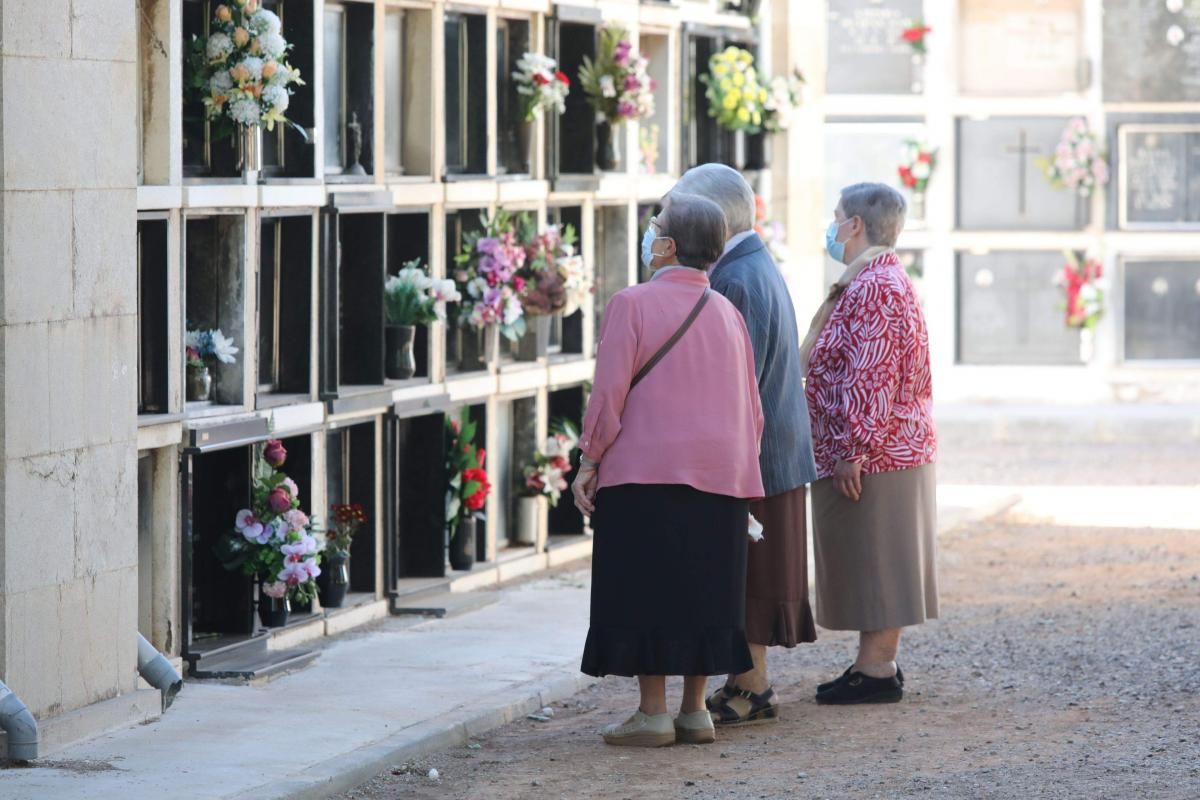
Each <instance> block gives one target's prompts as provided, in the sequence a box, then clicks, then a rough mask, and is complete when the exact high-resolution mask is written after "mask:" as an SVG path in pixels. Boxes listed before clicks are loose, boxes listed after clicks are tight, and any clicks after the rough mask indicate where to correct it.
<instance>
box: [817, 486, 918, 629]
mask: <svg viewBox="0 0 1200 800" xmlns="http://www.w3.org/2000/svg"><path fill="white" fill-rule="evenodd" d="M935 494H936V478H935V475H934V465H933V464H926V465H924V466H920V467H915V468H913V469H904V470H897V471H895V472H882V473H879V474H876V475H866V476H864V477H863V491H862V497H860V498H859V500H858V502H853V501H851V500H849V499H847V498H846V497H845V496H844V495H842V494H841V492H839V491H838V490H837V489H836V488H835V487H834V485H833V481H832V480H831V479H830V478H825V479H822V480H819V481H817V482H816V483H814V484H813V485H812V512H813V553H814V555H815V556H816V581H817V592H816V595H817V624H818V625H820V626H821V627H823V628H829V629H831V630H842V631H879V630H886V629H888V628H902V627H905V626H907V625H919V624H921V623H922V622H924V621H925V620H927V619H937V616H938V589H937V541H936V533H937V502H936V497H935Z"/></svg>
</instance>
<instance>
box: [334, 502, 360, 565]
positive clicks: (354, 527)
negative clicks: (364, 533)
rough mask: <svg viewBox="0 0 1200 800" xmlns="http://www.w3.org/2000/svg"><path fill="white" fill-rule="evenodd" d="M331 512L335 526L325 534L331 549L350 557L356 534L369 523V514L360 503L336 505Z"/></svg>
mask: <svg viewBox="0 0 1200 800" xmlns="http://www.w3.org/2000/svg"><path fill="white" fill-rule="evenodd" d="M329 510H330V512H331V513H332V515H333V526H332V527H330V529H329V530H328V531H327V532H326V534H325V538H326V539H327V540H328V543H329V549H331V550H333V551H336V552H337V553H343V554H345V555H349V554H350V543H351V542H353V541H354V534H355V533H357V532H358V529H359V528H360V527H362V526H363V525H365V524H366V522H367V512H366V511H365V510H364V509H363V507H362V505H361V504H359V503H335V504H334V505H332V506H330V507H329Z"/></svg>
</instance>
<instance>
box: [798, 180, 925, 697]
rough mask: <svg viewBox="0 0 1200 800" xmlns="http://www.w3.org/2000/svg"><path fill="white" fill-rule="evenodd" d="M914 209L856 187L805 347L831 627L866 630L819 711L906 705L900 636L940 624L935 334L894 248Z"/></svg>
mask: <svg viewBox="0 0 1200 800" xmlns="http://www.w3.org/2000/svg"><path fill="white" fill-rule="evenodd" d="M905 210H906V209H905V202H904V197H903V196H902V195H901V194H900V193H899V192H897V191H896V190H895V189H893V188H891V187H890V186H885V185H883V184H878V183H860V184H856V185H854V186H849V187H847V188H845V189H843V190H842V195H841V201H840V202H839V203H838V206H837V209H836V210H835V211H834V217H835V219H834V220H833V222H831V223H830V225H829V228H828V230H827V231H826V236H825V240H826V246H827V249H828V250H829V254H830V255H831V256H832V257H833V258H834V259H836V260H837V261H840V262H842V263H844V264H846V265H847V266H846V269H845V272H844V273H843V274H842V277H841V278H840V279H839V280H838V282H837V283H835V284H834V285H833V288H832V289H831V291H830V293H829V297H828V298H827V299H826V301H825V303H824V305H822V306H821V309H820V310H819V311H818V312H817V315H816V317H815V318H814V319H813V322H812V326H811V327H810V329H809V332H808V336H807V337H806V338H805V341H804V344H803V346H802V348H801V360H802V363H803V365H804V369H805V371H806V374H807V382H806V385H805V394H806V396H807V398H808V407H809V414H810V417H811V421H812V432H813V448H814V451H815V455H816V461H817V473H818V480H817V482H816V483H814V484H813V485H812V489H811V497H812V512H813V545H814V554H815V556H816V573H817V574H816V583H817V623H818V624H819V625H821V626H822V627H825V628H831V629H834V630H854V631H859V647H858V657H857V659H856V660H855V662H854V664H852V665H851V666H850V667H849V668H848V669H847V670H846V671H845V672H844V673H843V674H842V676H841V677H839V678H838V679H837V680H834V681H831V682H829V683H825V684H822V685H821V686H819V687H818V689H817V702H819V703H831V704H851V703H883V702H895V701H898V700H900V699H901V698H902V697H903V696H904V674H903V673H902V672H901V671H900V669H899V667H897V666H896V653H897V651H898V649H899V646H900V630H901V628H903V627H905V626H907V625H918V624H920V623H922V622H924V621H925V620H927V619H934V618H936V617H937V615H938V594H937V573H936V563H935V562H936V545H935V541H934V532H935V528H936V507H935V501H934V489H935V478H934V460H935V458H936V455H937V435H936V432H935V430H934V426H933V418H932V415H931V405H932V388H931V386H932V382H931V378H930V371H929V335H928V333H927V331H926V329H925V317H924V315H923V314H922V313H921V305H920V303H919V302H918V301H917V296H916V293H915V292H914V291H913V285H912V282H911V281H910V280H909V278H908V275H907V274H905V272H904V268H903V267H902V266H901V265H900V259H899V258H897V256H896V251H895V249H894V248H895V246H896V239H897V238H898V237H899V235H900V231H901V229H902V228H903V227H904V215H905Z"/></svg>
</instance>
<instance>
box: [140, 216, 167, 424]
mask: <svg viewBox="0 0 1200 800" xmlns="http://www.w3.org/2000/svg"><path fill="white" fill-rule="evenodd" d="M167 236H168V223H167V220H166V219H165V218H141V219H139V220H138V223H137V247H138V261H137V270H138V319H137V323H138V362H137V363H138V413H139V414H165V413H167V412H169V411H170V401H169V399H168V395H169V390H168V384H169V380H168V369H169V368H168V366H167V364H168V350H169V347H168V341H169V336H168V333H167V309H168V308H169V307H170V297H169V293H168V289H167V270H168V268H169V267H168V260H167V258H168V257H167Z"/></svg>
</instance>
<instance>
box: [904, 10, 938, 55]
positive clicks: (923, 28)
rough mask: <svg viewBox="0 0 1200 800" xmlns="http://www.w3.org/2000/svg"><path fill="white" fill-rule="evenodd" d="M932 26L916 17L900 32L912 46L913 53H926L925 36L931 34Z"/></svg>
mask: <svg viewBox="0 0 1200 800" xmlns="http://www.w3.org/2000/svg"><path fill="white" fill-rule="evenodd" d="M932 30H933V28H930V27H929V26H928V25H926V24H925V22H924V21H923V20H920V19H914V20H913V21H912V22H910V23H908V27H906V28H905V29H904V30H903V31H901V32H900V38H901V39H902V40H904V41H905V42H907V43H908V46H909V47H911V48H912V51H913V53H915V54H916V55H919V56H923V55H925V37H926V36H928V35H929V33H930V31H932Z"/></svg>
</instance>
